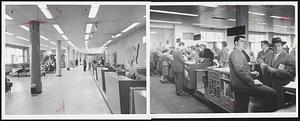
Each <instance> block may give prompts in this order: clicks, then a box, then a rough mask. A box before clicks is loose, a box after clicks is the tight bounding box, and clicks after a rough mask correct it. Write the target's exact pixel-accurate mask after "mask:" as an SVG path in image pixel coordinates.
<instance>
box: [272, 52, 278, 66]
mask: <svg viewBox="0 0 300 121" xmlns="http://www.w3.org/2000/svg"><path fill="white" fill-rule="evenodd" d="M276 59H277V56H276V54H274V56H273V60H272V67H274V65H275V62H276Z"/></svg>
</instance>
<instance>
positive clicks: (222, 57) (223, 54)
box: [219, 41, 229, 67]
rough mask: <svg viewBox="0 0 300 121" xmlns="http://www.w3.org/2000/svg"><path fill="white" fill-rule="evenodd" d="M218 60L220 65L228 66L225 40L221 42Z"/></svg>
mask: <svg viewBox="0 0 300 121" xmlns="http://www.w3.org/2000/svg"><path fill="white" fill-rule="evenodd" d="M219 57H220V60H219V63H220V65H221V66H222V67H225V66H228V58H229V49H228V48H227V42H226V41H223V42H222V50H221V52H220V56H219Z"/></svg>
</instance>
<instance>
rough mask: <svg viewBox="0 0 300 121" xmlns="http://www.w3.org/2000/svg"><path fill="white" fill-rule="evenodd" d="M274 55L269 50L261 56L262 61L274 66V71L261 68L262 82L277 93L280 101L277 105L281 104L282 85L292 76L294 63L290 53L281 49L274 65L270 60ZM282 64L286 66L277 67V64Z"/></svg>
mask: <svg viewBox="0 0 300 121" xmlns="http://www.w3.org/2000/svg"><path fill="white" fill-rule="evenodd" d="M273 57H274V52H271V53H269V54H267V55H266V56H264V57H263V58H262V60H263V62H264V63H266V64H267V65H268V66H270V67H273V68H275V71H274V72H271V71H268V70H267V69H264V70H263V74H262V76H263V80H262V82H263V83H264V84H265V85H268V86H270V87H272V88H273V89H275V90H276V92H277V93H278V101H279V103H280V105H279V106H282V105H283V95H284V89H283V86H284V85H287V84H288V83H289V82H290V81H291V80H292V78H294V74H293V73H294V71H293V70H294V69H295V65H294V64H293V62H292V57H291V56H290V54H288V53H286V52H285V51H282V52H281V53H280V54H279V55H278V57H277V60H276V62H275V63H274V65H272V60H273ZM280 64H283V65H285V66H286V68H285V69H278V67H279V65H280Z"/></svg>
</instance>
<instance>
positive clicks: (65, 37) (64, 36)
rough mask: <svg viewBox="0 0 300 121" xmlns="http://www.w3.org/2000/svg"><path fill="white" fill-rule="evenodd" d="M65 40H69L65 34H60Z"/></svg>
mask: <svg viewBox="0 0 300 121" xmlns="http://www.w3.org/2000/svg"><path fill="white" fill-rule="evenodd" d="M61 36H62V37H63V38H64V39H65V40H69V39H68V37H67V36H66V35H61Z"/></svg>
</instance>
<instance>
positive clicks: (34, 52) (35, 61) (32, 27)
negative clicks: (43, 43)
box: [29, 21, 42, 94]
mask: <svg viewBox="0 0 300 121" xmlns="http://www.w3.org/2000/svg"><path fill="white" fill-rule="evenodd" d="M29 35H30V44H31V45H30V53H31V56H30V80H31V94H39V93H42V81H41V64H40V23H39V22H38V21H30V22H29Z"/></svg>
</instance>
